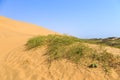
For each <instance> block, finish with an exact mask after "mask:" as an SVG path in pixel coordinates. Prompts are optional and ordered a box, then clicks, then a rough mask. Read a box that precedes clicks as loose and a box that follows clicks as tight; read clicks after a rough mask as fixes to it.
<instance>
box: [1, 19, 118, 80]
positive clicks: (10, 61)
mask: <svg viewBox="0 0 120 80" xmlns="http://www.w3.org/2000/svg"><path fill="white" fill-rule="evenodd" d="M48 34H57V33H56V32H53V31H51V30H48V29H46V28H43V27H38V26H36V25H33V24H28V23H24V22H18V21H15V20H11V19H8V18H5V17H0V80H120V75H119V74H117V73H116V72H115V71H114V70H113V71H112V75H110V76H107V75H106V74H105V73H104V72H103V70H101V69H100V68H97V69H86V68H84V67H82V66H81V67H79V66H78V67H77V66H76V65H75V64H72V63H70V62H69V61H67V60H61V61H54V62H52V63H51V65H50V64H49V63H47V61H46V60H47V56H46V55H44V53H45V51H46V47H43V48H41V49H37V50H29V51H28V50H26V49H25V46H24V44H25V43H26V41H27V40H28V39H29V38H30V37H33V36H36V35H48Z"/></svg>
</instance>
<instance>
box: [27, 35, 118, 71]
mask: <svg viewBox="0 0 120 80" xmlns="http://www.w3.org/2000/svg"><path fill="white" fill-rule="evenodd" d="M43 45H47V46H48V49H47V53H46V54H47V55H48V56H49V60H50V61H53V60H58V59H67V60H69V61H72V62H74V63H76V64H82V65H87V66H89V67H90V66H92V67H94V66H95V67H98V65H99V66H101V67H103V68H104V69H107V68H108V67H109V68H111V67H112V68H115V66H116V65H118V64H117V63H120V57H116V56H114V55H113V54H111V53H108V52H106V51H105V50H102V49H101V51H96V50H95V49H92V48H89V47H88V46H86V45H84V43H83V42H82V41H81V39H79V38H76V37H73V36H67V35H48V36H37V37H34V38H31V39H30V40H28V42H27V44H26V46H27V48H28V49H33V48H36V47H41V46H43ZM119 66H120V65H119ZM92 67H91V68H92Z"/></svg>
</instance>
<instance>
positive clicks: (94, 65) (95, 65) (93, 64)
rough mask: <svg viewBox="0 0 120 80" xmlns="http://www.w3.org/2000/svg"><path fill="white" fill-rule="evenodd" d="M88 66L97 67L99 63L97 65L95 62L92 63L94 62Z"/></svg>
mask: <svg viewBox="0 0 120 80" xmlns="http://www.w3.org/2000/svg"><path fill="white" fill-rule="evenodd" d="M88 67H89V68H97V67H98V65H97V64H95V63H92V64H90V65H89V66H88Z"/></svg>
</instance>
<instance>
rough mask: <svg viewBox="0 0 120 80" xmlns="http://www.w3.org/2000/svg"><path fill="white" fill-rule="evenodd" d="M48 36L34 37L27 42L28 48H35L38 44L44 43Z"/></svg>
mask: <svg viewBox="0 0 120 80" xmlns="http://www.w3.org/2000/svg"><path fill="white" fill-rule="evenodd" d="M45 39H46V37H45V36H37V37H34V38H31V39H29V40H28V42H27V43H26V46H27V49H33V48H36V47H38V46H41V45H43V44H44V42H45Z"/></svg>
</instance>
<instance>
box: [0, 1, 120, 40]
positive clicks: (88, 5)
mask: <svg viewBox="0 0 120 80" xmlns="http://www.w3.org/2000/svg"><path fill="white" fill-rule="evenodd" d="M0 15H1V16H6V17H9V18H12V19H15V20H20V21H25V22H29V23H33V24H37V25H40V26H44V27H46V28H48V29H51V30H54V31H57V32H60V33H65V34H69V35H74V36H77V37H81V38H101V37H111V36H117V37H120V0H0Z"/></svg>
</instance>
